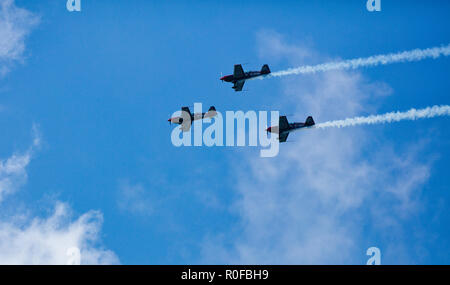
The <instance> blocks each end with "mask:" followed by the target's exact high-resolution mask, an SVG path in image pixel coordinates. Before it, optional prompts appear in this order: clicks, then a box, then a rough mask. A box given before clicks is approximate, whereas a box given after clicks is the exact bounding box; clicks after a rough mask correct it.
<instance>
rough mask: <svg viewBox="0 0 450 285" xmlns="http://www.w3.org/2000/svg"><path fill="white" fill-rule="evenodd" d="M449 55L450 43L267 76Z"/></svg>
mask: <svg viewBox="0 0 450 285" xmlns="http://www.w3.org/2000/svg"><path fill="white" fill-rule="evenodd" d="M448 55H450V44H449V45H447V46H443V47H433V48H427V49H414V50H410V51H404V52H399V53H389V54H382V55H374V56H370V57H366V58H356V59H350V60H344V61H337V62H329V63H322V64H318V65H304V66H300V67H297V68H290V69H287V70H282V71H277V72H272V73H271V74H269V75H267V76H265V77H266V78H267V77H279V76H285V75H291V74H308V73H316V72H323V71H329V70H336V69H356V68H358V67H364V66H377V65H385V64H391V63H396V62H409V61H419V60H422V59H426V58H433V59H436V58H438V57H440V56H448Z"/></svg>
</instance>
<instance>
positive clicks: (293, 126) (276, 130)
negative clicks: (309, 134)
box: [267, 123, 313, 134]
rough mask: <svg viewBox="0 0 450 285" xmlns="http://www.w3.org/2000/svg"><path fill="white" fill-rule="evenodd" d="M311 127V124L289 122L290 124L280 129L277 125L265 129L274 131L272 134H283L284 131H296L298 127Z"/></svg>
mask: <svg viewBox="0 0 450 285" xmlns="http://www.w3.org/2000/svg"><path fill="white" fill-rule="evenodd" d="M312 127H313V126H309V125H307V124H305V123H290V124H288V127H287V128H283V129H281V130H280V128H279V127H278V126H274V127H269V128H267V131H268V132H270V133H274V134H284V133H290V132H293V131H296V130H298V129H302V128H312Z"/></svg>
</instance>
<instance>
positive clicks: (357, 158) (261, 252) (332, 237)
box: [203, 33, 429, 264]
mask: <svg viewBox="0 0 450 285" xmlns="http://www.w3.org/2000/svg"><path fill="white" fill-rule="evenodd" d="M259 40H260V46H261V47H262V48H264V49H265V51H264V53H263V54H269V55H271V56H273V54H272V53H280V54H279V55H278V56H287V57H291V56H292V51H295V50H300V51H302V54H300V55H299V56H297V57H295V58H296V60H298V59H301V58H302V57H303V54H308V53H311V54H314V52H304V50H305V48H303V47H301V48H295V47H291V46H289V45H287V44H286V43H284V42H280V37H279V36H273V33H271V34H268V36H267V37H261V35H260V36H259ZM274 41H275V43H276V44H275V45H274V44H273V42H274ZM271 46H275V50H272V51H271V50H267V49H268V48H269V47H271ZM295 63H298V62H295ZM300 63H301V62H300ZM282 86H283V89H284V91H283V96H280V97H281V98H280V100H284V101H287V102H291V104H290V105H289V106H294V107H293V108H294V110H292V109H290V110H284V111H289V112H292V111H295V114H298V116H296V117H295V119H297V121H300V120H304V119H305V118H306V116H307V115H313V116H314V118H315V120H316V122H321V121H325V120H329V119H336V118H343V117H349V116H354V115H357V114H361V113H362V112H367V111H372V108H373V107H372V108H367V107H365V106H366V103H367V102H368V101H370V100H373V98H374V97H375V98H376V97H380V96H381V97H382V96H385V95H387V93H389V92H391V89H390V87H388V86H386V84H384V83H372V82H368V80H366V79H365V78H364V77H363V76H362V75H361V74H360V73H357V72H346V71H336V72H329V73H324V74H320V75H319V74H317V75H315V76H308V77H296V78H286V79H285V80H283V81H282ZM286 106H288V105H286ZM282 111H283V110H282ZM293 119H294V118H291V120H293ZM290 139H291V140H295V142H294V143H286V144H283V145H281V146H280V154H279V156H278V157H276V158H273V159H264V158H259V157H255V156H252V157H246V158H245V160H246V161H247V163H243V162H242V161H241V160H240V161H239V164H238V166H237V171H238V173H241V174H240V175H239V176H238V180H237V190H236V191H237V193H238V195H239V197H240V198H239V199H238V200H237V201H236V204H235V205H234V207H233V210H234V211H235V213H236V214H237V215H238V216H239V219H240V222H239V225H238V226H237V228H235V229H233V230H232V234H231V233H230V234H229V236H227V234H226V233H222V234H219V235H217V236H209V237H208V238H206V244H205V246H204V248H203V253H204V258H205V262H212V263H217V262H219V263H223V262H225V263H256V264H260V263H268V264H270V263H282V264H284V263H294V264H316V263H320V264H336V263H338V264H341V263H359V264H363V263H364V260H365V259H367V258H366V257H365V250H366V249H367V247H365V246H367V244H366V243H365V242H367V241H368V239H370V237H368V236H363V234H365V233H367V232H371V230H369V231H365V230H367V228H369V229H372V228H374V229H373V231H376V233H377V234H378V236H379V237H380V238H377V239H376V240H370V242H374V243H380V242H383V238H384V237H385V236H386V235H389V234H390V233H389V232H386V233H385V232H384V231H385V230H386V229H391V228H392V227H393V226H394V227H401V222H402V221H403V220H402V219H407V218H408V217H409V215H408V213H411V211H414V203H412V201H414V198H415V197H416V195H415V194H417V193H418V192H420V188H421V186H422V185H423V184H424V183H425V182H426V181H427V179H428V177H429V165H428V163H427V162H423V161H419V160H418V159H417V158H416V154H417V153H418V152H420V148H417V149H411V150H406V151H403V152H400V153H395V152H392V153H391V154H390V155H386V154H385V153H383V152H378V151H377V150H369V151H368V150H367V148H369V147H370V143H369V142H370V140H371V134H370V131H366V130H365V129H363V128H351V129H346V130H344V129H339V130H331V129H330V130H327V131H320V130H311V131H305V132H299V133H295V134H292V135H291V136H290ZM383 146H384V147H386V148H387V147H389V146H390V145H389V142H386V143H384V144H383ZM242 173H245V175H242ZM398 174H400V175H398ZM405 205H408V206H407V207H405ZM381 212H389V215H388V216H382V215H380V213H381ZM364 229H365V230H364ZM236 233H240V234H236ZM391 238H392V237H391ZM224 240H226V242H225V241H224ZM398 240H401V239H400V238H399V239H398ZM376 245H377V244H371V245H370V246H376ZM391 245H392V249H391V250H395V246H394V244H393V243H391ZM391 255H394V254H392V252H391Z"/></svg>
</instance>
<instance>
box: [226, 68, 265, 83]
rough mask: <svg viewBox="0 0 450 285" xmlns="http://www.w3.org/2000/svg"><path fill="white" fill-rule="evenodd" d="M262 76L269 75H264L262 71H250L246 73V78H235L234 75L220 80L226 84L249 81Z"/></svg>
mask: <svg viewBox="0 0 450 285" xmlns="http://www.w3.org/2000/svg"><path fill="white" fill-rule="evenodd" d="M261 75H267V73H262V72H261V71H248V72H245V73H244V76H239V77H235V76H234V75H233V74H230V75H225V76H223V77H221V78H220V80H222V81H225V82H231V83H236V82H238V81H241V80H247V79H250V78H254V77H258V76H261Z"/></svg>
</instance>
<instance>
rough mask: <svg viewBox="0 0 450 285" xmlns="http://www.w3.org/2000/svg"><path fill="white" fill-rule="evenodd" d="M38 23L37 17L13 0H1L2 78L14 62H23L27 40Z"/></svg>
mask: <svg viewBox="0 0 450 285" xmlns="http://www.w3.org/2000/svg"><path fill="white" fill-rule="evenodd" d="M38 22H39V18H38V17H37V16H36V15H34V14H33V13H31V12H30V11H28V10H26V9H22V8H19V7H17V6H16V5H15V3H14V1H13V0H0V76H2V75H5V74H6V73H8V72H9V70H10V67H11V64H12V63H13V62H16V61H19V62H20V61H22V60H23V53H24V51H25V39H26V37H27V36H28V34H29V33H30V31H31V29H32V28H33V27H35V26H36V25H37V24H38Z"/></svg>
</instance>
